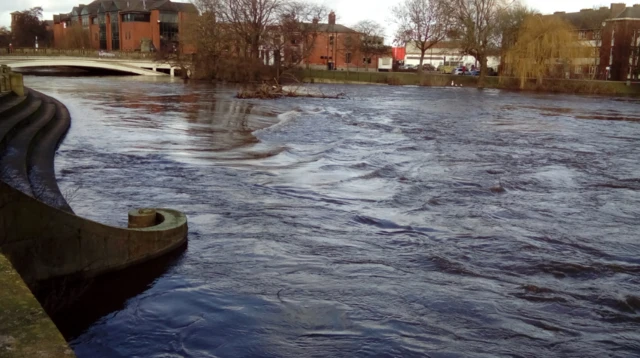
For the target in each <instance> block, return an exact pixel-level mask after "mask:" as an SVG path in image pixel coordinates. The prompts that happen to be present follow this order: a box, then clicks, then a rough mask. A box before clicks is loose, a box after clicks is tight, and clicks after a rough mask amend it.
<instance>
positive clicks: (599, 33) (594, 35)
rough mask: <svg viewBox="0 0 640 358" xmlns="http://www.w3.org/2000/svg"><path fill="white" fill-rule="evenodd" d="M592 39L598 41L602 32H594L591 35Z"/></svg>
mask: <svg viewBox="0 0 640 358" xmlns="http://www.w3.org/2000/svg"><path fill="white" fill-rule="evenodd" d="M593 38H594V39H596V40H600V39H601V38H602V32H600V30H596V32H594V33H593Z"/></svg>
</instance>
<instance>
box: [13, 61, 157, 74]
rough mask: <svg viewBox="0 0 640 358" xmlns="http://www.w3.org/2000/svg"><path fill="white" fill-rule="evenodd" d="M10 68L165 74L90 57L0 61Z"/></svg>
mask: <svg viewBox="0 0 640 358" xmlns="http://www.w3.org/2000/svg"><path fill="white" fill-rule="evenodd" d="M1 62H2V64H5V65H7V66H9V67H11V68H28V67H81V68H99V69H103V70H111V71H120V72H125V73H131V74H136V75H143V76H166V74H164V73H162V72H156V71H151V70H146V69H144V68H140V67H136V66H131V65H127V64H123V63H119V62H118V61H113V60H92V59H63V58H47V59H29V60H15V61H12V60H8V61H1Z"/></svg>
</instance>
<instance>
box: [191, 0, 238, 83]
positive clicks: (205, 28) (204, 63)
mask: <svg viewBox="0 0 640 358" xmlns="http://www.w3.org/2000/svg"><path fill="white" fill-rule="evenodd" d="M193 3H194V5H195V6H196V8H197V9H198V11H199V15H195V14H194V15H193V18H191V19H190V21H188V22H187V23H186V24H185V28H184V31H183V32H182V33H181V34H180V43H181V44H182V45H183V46H187V47H188V46H193V47H194V48H195V49H197V53H196V55H195V56H193V57H194V58H193V60H194V62H195V65H196V68H197V71H196V72H195V76H196V77H199V78H205V77H206V78H215V77H216V76H218V74H219V72H220V70H221V65H222V61H223V58H224V55H225V53H228V52H230V50H231V38H230V35H229V32H230V30H229V27H228V26H224V25H223V24H221V23H220V21H219V20H218V19H219V13H220V6H221V4H220V1H219V0H194V1H193Z"/></svg>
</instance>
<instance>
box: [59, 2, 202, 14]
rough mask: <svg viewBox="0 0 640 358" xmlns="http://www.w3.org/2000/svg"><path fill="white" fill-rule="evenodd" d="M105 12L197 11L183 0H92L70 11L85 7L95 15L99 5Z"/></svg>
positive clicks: (77, 10) (78, 11)
mask: <svg viewBox="0 0 640 358" xmlns="http://www.w3.org/2000/svg"><path fill="white" fill-rule="evenodd" d="M101 5H102V7H103V8H104V11H105V12H113V11H122V12H129V11H130V12H148V11H151V10H160V11H170V12H197V11H198V10H197V8H196V7H195V5H193V4H191V3H184V2H172V1H170V0H94V1H92V2H91V3H89V4H88V5H84V6H82V7H80V6H75V7H73V8H72V9H71V12H70V13H73V12H74V11H76V12H77V13H78V14H80V13H81V12H82V10H84V9H86V10H87V12H88V13H89V14H90V15H97V14H98V10H99V9H100V6H101Z"/></svg>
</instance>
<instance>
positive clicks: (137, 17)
mask: <svg viewBox="0 0 640 358" xmlns="http://www.w3.org/2000/svg"><path fill="white" fill-rule="evenodd" d="M117 19H118V16H117V15H116V14H115V13H114V14H113V15H111V22H115V21H117ZM159 20H160V22H166V23H173V24H177V23H178V14H177V13H171V12H167V13H162V12H161V13H160V19H159ZM78 21H81V23H82V26H83V27H89V25H98V24H100V23H103V22H104V21H105V13H100V14H98V16H97V17H95V18H90V17H89V15H83V16H72V17H71V23H76V22H78ZM96 21H97V22H96ZM150 21H151V14H148V13H147V14H139V13H130V14H122V22H150Z"/></svg>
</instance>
